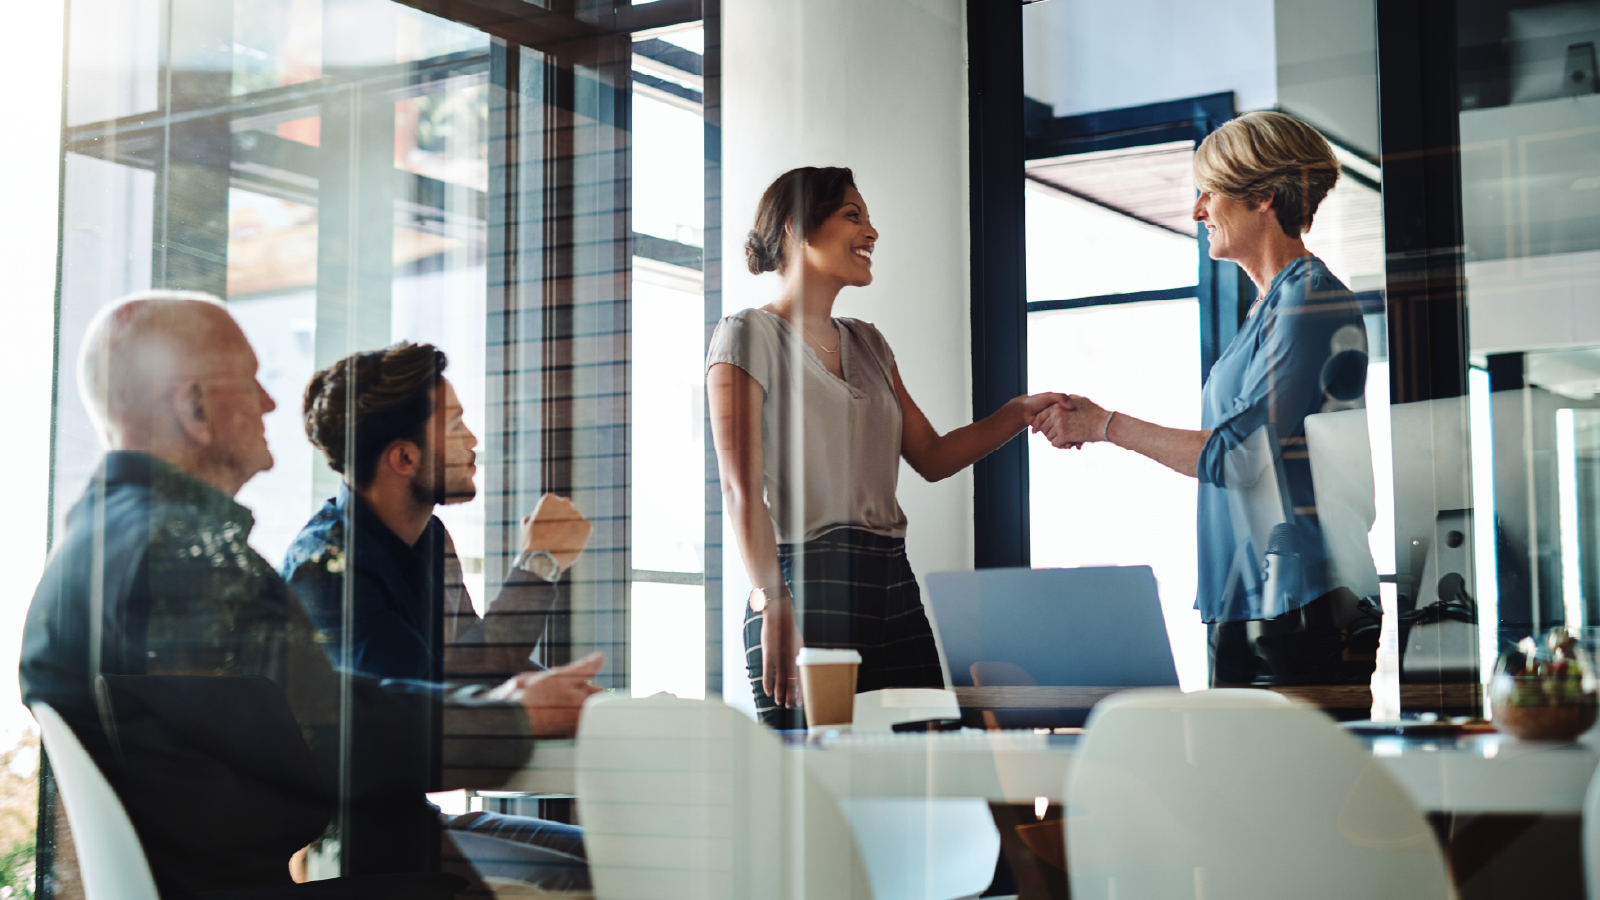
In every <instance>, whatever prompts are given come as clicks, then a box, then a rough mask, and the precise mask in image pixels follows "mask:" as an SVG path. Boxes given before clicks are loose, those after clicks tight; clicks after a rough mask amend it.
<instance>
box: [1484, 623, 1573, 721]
mask: <svg viewBox="0 0 1600 900" xmlns="http://www.w3.org/2000/svg"><path fill="white" fill-rule="evenodd" d="M1597 702H1600V685H1597V682H1596V678H1595V671H1594V666H1593V665H1592V664H1591V663H1590V660H1589V658H1588V655H1587V654H1586V653H1584V652H1583V649H1582V648H1581V647H1580V646H1579V643H1578V639H1577V637H1576V636H1575V635H1573V634H1572V632H1570V631H1568V630H1567V629H1565V628H1555V629H1552V630H1551V631H1550V633H1549V635H1548V636H1547V637H1546V639H1545V642H1544V644H1543V645H1542V646H1541V645H1540V644H1539V643H1537V642H1536V641H1534V639H1533V638H1531V637H1526V638H1523V639H1522V640H1521V641H1520V642H1519V643H1518V644H1517V647H1516V649H1515V650H1512V651H1510V652H1508V653H1506V654H1504V655H1503V656H1501V657H1500V660H1499V662H1498V663H1496V664H1495V671H1494V679H1493V680H1492V681H1491V682H1490V683H1489V707H1490V709H1491V710H1492V711H1493V714H1494V724H1495V728H1497V729H1498V730H1500V731H1503V732H1506V733H1508V734H1511V735H1514V736H1516V737H1518V738H1521V739H1522V740H1528V741H1570V740H1573V739H1575V738H1577V736H1578V735H1580V734H1582V733H1584V732H1585V731H1588V730H1589V727H1590V726H1591V725H1593V724H1594V723H1595V716H1596V713H1597V712H1600V705H1597Z"/></svg>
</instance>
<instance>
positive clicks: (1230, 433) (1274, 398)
mask: <svg viewBox="0 0 1600 900" xmlns="http://www.w3.org/2000/svg"><path fill="white" fill-rule="evenodd" d="M1366 366H1367V335H1366V328H1365V326H1364V325H1363V323H1362V319H1361V310H1360V307H1359V306H1358V304H1357V303H1356V300H1355V297H1354V296H1353V295H1352V294H1351V293H1350V290H1349V288H1347V287H1345V286H1344V284H1342V283H1341V282H1340V281H1339V279H1337V278H1335V277H1334V276H1333V274H1332V273H1330V272H1329V271H1328V268H1327V266H1325V265H1323V263H1322V261H1321V260H1319V259H1317V258H1316V257H1314V256H1303V257H1301V258H1299V259H1296V260H1295V261H1293V262H1291V263H1289V264H1288V265H1287V266H1284V268H1283V270H1282V271H1280V272H1279V273H1278V274H1277V276H1276V277H1274V278H1273V279H1272V284H1271V286H1270V287H1269V288H1268V290H1267V294H1266V297H1265V298H1264V299H1263V300H1262V301H1261V303H1260V305H1259V306H1258V307H1257V308H1256V309H1255V310H1254V311H1253V312H1252V313H1251V314H1250V316H1249V318H1247V319H1246V320H1245V322H1244V324H1243V325H1242V326H1241V327H1240V329H1239V333H1238V334H1237V335H1236V336H1235V337H1234V339H1233V341H1232V343H1230V344H1229V345H1228V348H1227V349H1226V350H1224V351H1223V353H1222V356H1221V357H1220V358H1219V359H1218V360H1217V362H1216V364H1215V365H1214V366H1213V367H1212V369H1211V374H1210V376H1209V377H1208V378H1207V380H1206V383H1205V387H1204V389H1203V391H1202V393H1201V416H1200V426H1201V428H1203V429H1208V430H1210V432H1211V436H1210V437H1209V438H1208V439H1207V441H1206V443H1205V446H1204V447H1203V448H1202V450H1201V451H1200V459H1199V462H1198V464H1197V465H1196V471H1195V475H1196V476H1197V477H1198V478H1199V480H1200V496H1199V509H1198V523H1197V524H1198V534H1199V558H1200V573H1199V575H1200V577H1199V590H1198V593H1197V596H1196V598H1195V608H1196V609H1198V610H1200V617H1201V619H1202V620H1204V621H1206V622H1239V621H1246V620H1250V619H1264V618H1271V617H1273V616H1276V615H1281V614H1283V613H1285V612H1289V611H1292V610H1294V609H1297V608H1299V607H1301V606H1304V605H1305V604H1307V603H1309V602H1311V601H1312V600H1315V599H1317V598H1318V597H1320V596H1322V595H1323V594H1325V593H1327V592H1328V591H1330V590H1332V589H1333V588H1334V587H1335V585H1333V584H1332V583H1331V579H1330V573H1329V571H1328V569H1329V566H1328V561H1327V552H1326V550H1325V545H1324V543H1323V540H1322V531H1321V528H1320V526H1319V525H1318V522H1317V514H1316V506H1317V502H1316V493H1315V490H1314V488H1313V486H1312V481H1311V461H1310V458H1309V454H1308V452H1307V448H1306V439H1305V419H1306V417H1307V416H1309V415H1312V414H1315V413H1318V412H1324V411H1331V410H1335V409H1349V408H1352V407H1357V406H1362V405H1364V403H1365V386H1366ZM1252 451H1258V452H1256V453H1255V456H1254V457H1252V456H1251V454H1252ZM1259 451H1269V454H1268V453H1263V452H1259ZM1267 455H1270V458H1263V457H1265V456H1267ZM1252 458H1254V459H1256V462H1255V463H1251V464H1241V460H1249V459H1252ZM1250 469H1254V470H1255V471H1257V472H1262V471H1264V472H1266V473H1267V477H1269V478H1270V477H1271V476H1272V475H1273V474H1275V475H1276V478H1277V482H1278V485H1279V491H1278V493H1279V497H1280V499H1281V503H1282V507H1283V511H1284V515H1285V518H1287V520H1288V522H1289V523H1290V524H1291V525H1292V526H1293V527H1292V528H1291V529H1290V533H1289V534H1288V535H1287V538H1288V539H1289V543H1290V544H1292V547H1293V549H1294V550H1295V551H1296V552H1297V554H1298V556H1299V559H1300V567H1299V568H1300V574H1301V577H1302V578H1303V581H1302V582H1301V583H1300V584H1299V587H1298V590H1296V591H1295V592H1294V593H1293V595H1292V596H1284V595H1283V594H1281V593H1278V594H1275V595H1274V596H1271V597H1269V596H1267V594H1266V592H1265V590H1264V587H1265V583H1266V573H1265V566H1264V554H1265V551H1266V550H1267V548H1266V547H1257V546H1255V543H1256V542H1255V541H1252V538H1251V530H1250V528H1248V527H1245V525H1244V519H1243V516H1242V514H1241V513H1242V506H1243V505H1245V504H1248V503H1249V502H1256V503H1258V504H1259V502H1260V495H1261V492H1260V491H1259V490H1257V491H1255V493H1254V494H1253V495H1252V496H1253V498H1254V499H1253V500H1246V499H1245V495H1246V493H1247V491H1246V490H1245V488H1246V486H1245V485H1243V484H1238V483H1235V484H1230V480H1231V481H1234V482H1239V481H1241V480H1242V479H1241V476H1240V472H1241V470H1250ZM1268 483H1270V482H1268ZM1230 494H1232V499H1231V500H1230ZM1230 503H1231V504H1232V506H1231V507H1230Z"/></svg>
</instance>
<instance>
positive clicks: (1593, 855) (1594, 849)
mask: <svg viewBox="0 0 1600 900" xmlns="http://www.w3.org/2000/svg"><path fill="white" fill-rule="evenodd" d="M1583 874H1584V880H1585V881H1587V882H1588V894H1589V900H1600V771H1597V772H1596V773H1595V775H1594V777H1593V778H1591V779H1589V793H1588V794H1587V795H1586V796H1585V797H1584V798H1583Z"/></svg>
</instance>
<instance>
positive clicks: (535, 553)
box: [511, 550, 561, 584]
mask: <svg viewBox="0 0 1600 900" xmlns="http://www.w3.org/2000/svg"><path fill="white" fill-rule="evenodd" d="M511 567H512V568H514V569H521V570H522V571H524V572H527V573H528V574H529V575H533V576H535V577H537V578H541V579H543V580H545V581H548V582H550V583H551V584H554V583H555V582H556V579H558V578H560V577H561V563H559V562H556V558H555V554H553V553H551V552H550V551H548V550H524V551H522V552H521V553H518V554H517V558H516V559H513V560H512V561H511Z"/></svg>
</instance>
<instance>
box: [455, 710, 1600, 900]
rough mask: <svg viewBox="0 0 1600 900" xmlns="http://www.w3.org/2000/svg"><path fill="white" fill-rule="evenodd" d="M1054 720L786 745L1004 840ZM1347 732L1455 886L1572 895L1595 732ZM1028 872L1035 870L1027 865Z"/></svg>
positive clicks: (837, 773)
mask: <svg viewBox="0 0 1600 900" xmlns="http://www.w3.org/2000/svg"><path fill="white" fill-rule="evenodd" d="M1018 705H1019V706H1020V705H1022V701H1019V703H1018ZM1059 730H1060V731H1063V732H1069V733H1056V730H1050V731H980V730H974V729H969V730H963V731H956V732H935V733H914V734H895V733H880V734H870V735H869V734H839V733H833V734H824V735H810V736H808V735H800V734H790V735H786V742H785V750H784V752H787V753H790V754H794V755H796V756H798V757H799V759H800V760H801V761H802V762H803V764H804V766H805V767H806V769H807V770H808V771H809V772H810V774H811V775H813V776H814V777H815V778H816V779H818V781H820V782H821V783H822V784H823V785H824V786H825V787H826V788H827V790H828V791H829V792H830V793H831V794H833V795H834V796H835V797H836V798H838V799H839V800H840V801H850V800H858V799H859V800H865V799H869V798H892V797H903V798H919V797H920V798H952V799H953V798H972V799H982V800H986V801H989V804H990V808H991V810H992V811H993V813H994V816H995V822H996V824H997V825H999V826H1001V833H1002V840H1003V841H1005V840H1007V839H1008V838H1009V839H1010V840H1009V842H1010V843H1015V838H1010V829H1009V828H1008V827H1006V823H1008V822H1009V823H1010V824H1013V825H1014V824H1017V823H1020V822H1029V821H1033V819H1034V818H1035V816H1034V811H1035V810H1037V809H1039V808H1040V807H1041V806H1048V807H1053V808H1054V809H1055V810H1056V812H1054V813H1052V814H1053V815H1059V810H1060V808H1061V807H1062V806H1064V803H1063V800H1064V793H1065V787H1066V782H1067V774H1068V772H1069V771H1070V770H1071V767H1072V760H1073V754H1074V750H1075V748H1076V746H1077V744H1078V741H1079V740H1080V739H1081V733H1076V732H1077V730H1076V729H1070V730H1069V729H1059ZM1354 739H1355V740H1357V741H1359V742H1360V743H1361V744H1362V745H1363V746H1364V747H1365V748H1366V749H1367V751H1368V752H1369V753H1370V754H1371V755H1372V758H1373V759H1374V760H1375V761H1376V762H1377V763H1379V764H1380V765H1382V766H1383V767H1384V768H1385V769H1386V770H1387V771H1388V772H1389V773H1390V774H1391V775H1392V776H1393V777H1394V778H1395V780H1396V781H1397V782H1399V784H1400V786H1401V787H1402V789H1404V790H1405V791H1406V792H1407V793H1408V794H1409V795H1410V796H1411V798H1412V799H1413V800H1414V801H1415V802H1416V804H1417V806H1418V807H1419V808H1420V809H1422V810H1423V811H1424V812H1426V813H1428V814H1429V815H1430V818H1431V819H1433V820H1434V823H1435V827H1436V828H1437V829H1439V830H1440V837H1441V840H1443V841H1444V842H1445V852H1446V856H1447V858H1448V859H1449V862H1450V865H1451V868H1452V871H1453V872H1454V874H1455V877H1456V879H1457V883H1458V885H1461V886H1462V888H1463V891H1464V893H1463V894H1462V896H1464V897H1465V896H1469V895H1470V896H1472V897H1494V898H1499V897H1519V896H1526V895H1527V892H1526V891H1525V890H1523V889H1522V888H1523V887H1526V884H1525V883H1524V881H1523V879H1525V878H1527V877H1529V875H1528V873H1530V872H1531V873H1533V874H1532V876H1531V877H1534V878H1539V879H1544V880H1545V881H1547V882H1548V883H1549V884H1551V885H1553V887H1552V889H1549V890H1543V891H1540V894H1541V896H1548V897H1551V898H1561V897H1573V898H1581V897H1582V896H1583V889H1582V879H1583V866H1582V861H1581V857H1582V853H1581V850H1580V845H1579V836H1578V829H1579V824H1578V823H1580V822H1581V814H1582V811H1583V803H1584V798H1585V796H1586V794H1587V793H1588V789H1589V782H1590V780H1591V779H1592V778H1593V777H1594V775H1595V771H1596V769H1597V767H1600V732H1591V733H1590V734H1589V735H1585V736H1584V738H1582V739H1580V740H1578V741H1576V742H1572V743H1543V742H1532V741H1519V740H1517V739H1515V738H1511V737H1509V736H1506V735H1501V734H1474V735H1468V736H1460V737H1412V736H1405V737H1402V736H1398V735H1371V736H1368V735H1355V736H1354ZM576 762H577V759H576V743H575V742H574V741H570V740H567V741H542V742H540V746H539V748H538V750H537V751H536V752H535V754H534V758H533V761H532V764H531V765H529V766H527V767H526V768H524V769H522V770H520V771H519V772H518V773H517V774H516V775H515V776H514V777H513V778H512V779H511V781H510V783H508V784H507V785H506V786H505V789H504V790H502V791H495V792H489V791H480V792H478V793H479V795H480V796H482V797H484V798H485V799H489V798H495V797H500V798H504V799H506V800H513V798H531V797H571V796H573V794H574V792H575V788H576ZM508 811H509V810H508ZM1529 841H1533V842H1534V843H1535V844H1540V842H1543V843H1542V846H1541V849H1539V850H1538V851H1535V852H1536V853H1543V855H1542V856H1534V857H1530V856H1529V851H1528V846H1529ZM1519 848H1520V849H1519ZM1014 849H1015V848H1014V847H1011V846H1008V847H1007V849H1006V851H1005V855H1006V857H1007V859H1009V860H1010V861H1011V867H1012V870H1013V871H1014V872H1016V873H1017V878H1018V882H1019V884H1020V885H1021V888H1020V895H1021V896H1022V897H1024V898H1059V897H1060V896H1064V895H1062V894H1061V893H1060V892H1061V890H1063V888H1061V886H1060V885H1061V884H1064V882H1061V881H1060V875H1059V873H1057V874H1056V875H1054V876H1051V875H1048V874H1045V873H1046V870H1045V869H1044V868H1042V867H1041V866H1042V864H1040V863H1038V862H1037V861H1036V859H1037V858H1036V857H1032V854H1030V853H1028V852H1027V851H1021V852H1020V855H1021V856H1023V857H1031V858H1032V859H1034V860H1035V861H1032V862H1030V861H1029V860H1028V859H1022V858H1019V856H1014V855H1013V850H1014ZM1505 860H1511V861H1512V862H1510V863H1505V862H1504V861H1505ZM1507 866H1509V868H1507ZM1518 866H1520V868H1517V867H1518ZM1030 869H1031V871H1032V872H1033V874H1031V875H1029V874H1025V873H1026V872H1028V871H1030ZM1051 878H1054V879H1055V881H1054V882H1052V881H1050V879H1051ZM1030 879H1031V887H1030V886H1029V881H1030ZM1507 884H1509V885H1510V886H1509V887H1507V886H1506V885H1507ZM1050 885H1054V886H1053V887H1052V886H1050Z"/></svg>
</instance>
